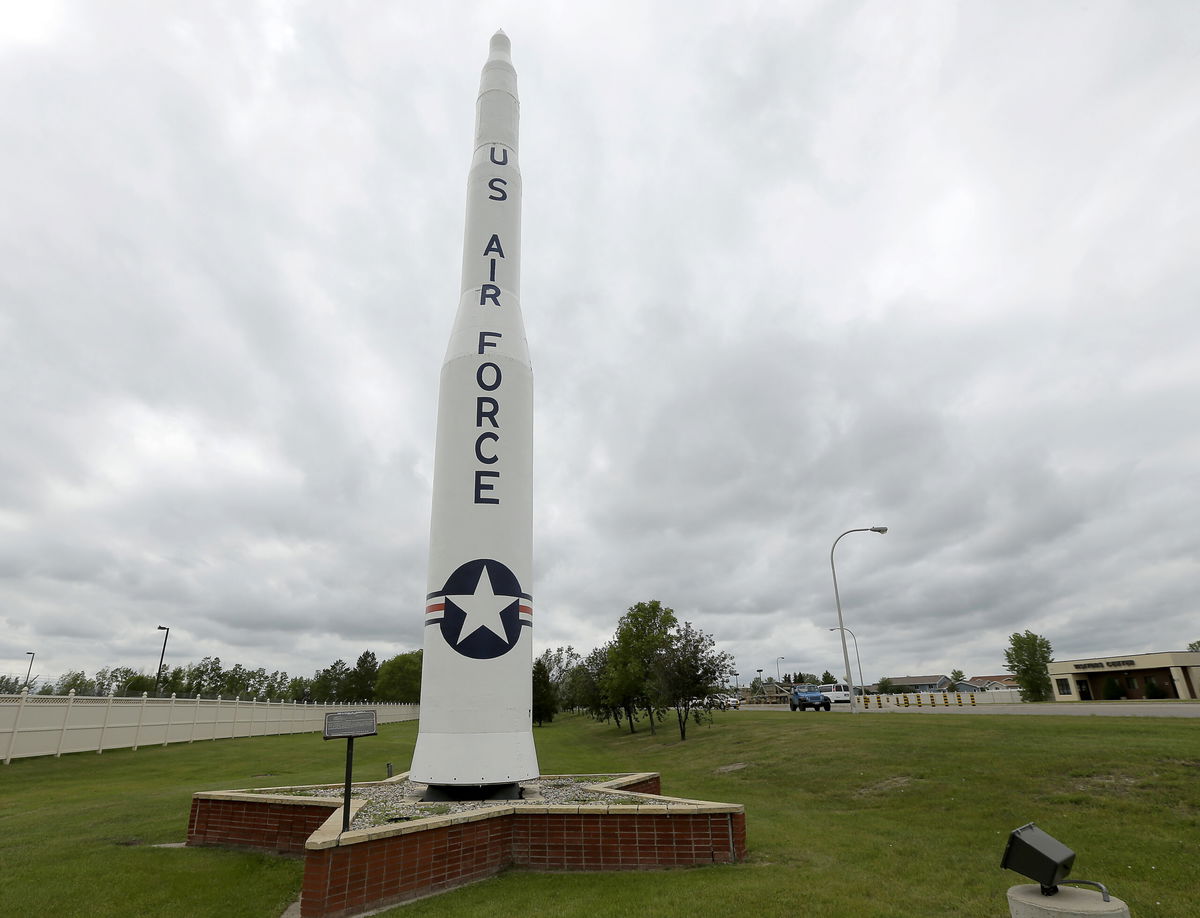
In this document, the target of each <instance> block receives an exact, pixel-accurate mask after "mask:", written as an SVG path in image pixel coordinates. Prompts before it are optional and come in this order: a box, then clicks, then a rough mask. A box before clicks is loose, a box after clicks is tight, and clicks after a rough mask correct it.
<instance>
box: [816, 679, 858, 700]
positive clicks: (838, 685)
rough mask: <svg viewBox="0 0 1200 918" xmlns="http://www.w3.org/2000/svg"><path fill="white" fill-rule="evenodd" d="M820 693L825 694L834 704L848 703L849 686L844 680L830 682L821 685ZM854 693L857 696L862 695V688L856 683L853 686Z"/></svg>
mask: <svg viewBox="0 0 1200 918" xmlns="http://www.w3.org/2000/svg"><path fill="white" fill-rule="evenodd" d="M821 694H822V695H824V696H826V697H827V698H828V699H829V700H830V701H832V702H833V703H834V704H838V703H841V704H849V703H850V686H849V685H847V684H846V683H845V682H831V683H829V684H828V685H822V686H821ZM854 694H855V695H857V696H858V697H859V698H861V697H862V689H861V688H860V687H859V686H857V685H856V686H855V687H854Z"/></svg>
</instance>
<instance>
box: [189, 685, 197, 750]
mask: <svg viewBox="0 0 1200 918" xmlns="http://www.w3.org/2000/svg"><path fill="white" fill-rule="evenodd" d="M199 717H200V693H199V692H197V693H196V700H195V702H194V703H193V705H192V730H191V732H190V733H189V734H188V742H189V743H190V742H191V741H192V740H194V739H195V738H196V721H197V720H198V719H199Z"/></svg>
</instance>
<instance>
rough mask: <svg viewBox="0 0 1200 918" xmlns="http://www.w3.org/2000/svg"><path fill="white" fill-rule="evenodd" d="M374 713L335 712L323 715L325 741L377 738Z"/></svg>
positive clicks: (377, 732)
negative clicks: (359, 737) (363, 737)
mask: <svg viewBox="0 0 1200 918" xmlns="http://www.w3.org/2000/svg"><path fill="white" fill-rule="evenodd" d="M378 734H379V731H378V730H376V729H375V712H374V711H336V712H334V713H331V714H326V715H325V739H353V738H354V737H356V736H377V735H378Z"/></svg>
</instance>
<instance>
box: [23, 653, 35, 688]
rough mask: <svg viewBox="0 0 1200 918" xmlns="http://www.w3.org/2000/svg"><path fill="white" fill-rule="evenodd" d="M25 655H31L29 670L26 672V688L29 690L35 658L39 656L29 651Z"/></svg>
mask: <svg viewBox="0 0 1200 918" xmlns="http://www.w3.org/2000/svg"><path fill="white" fill-rule="evenodd" d="M25 653H26V654H28V655H29V669H27V670H25V688H26V689H28V688H29V676H30V674H31V673H32V672H33V658H34V657H36V656H37V654H36V653H35V652H34V651H32V650H27V651H25Z"/></svg>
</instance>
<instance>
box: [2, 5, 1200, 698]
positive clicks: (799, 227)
mask: <svg viewBox="0 0 1200 918" xmlns="http://www.w3.org/2000/svg"><path fill="white" fill-rule="evenodd" d="M498 27H503V28H504V30H505V31H506V32H507V33H508V34H509V36H510V37H511V39H512V44H513V59H514V63H515V65H516V68H517V72H518V74H519V79H520V90H521V106H522V108H521V114H522V122H521V170H522V173H523V176H524V185H525V196H524V228H523V251H522V260H523V266H524V276H523V279H522V297H521V299H522V307H523V310H524V313H525V321H526V328H527V332H528V337H529V343H530V348H531V353H532V356H533V365H534V381H535V398H536V409H535V412H536V436H535V457H536V459H535V462H536V470H535V476H536V477H535V489H536V498H535V500H536V518H535V534H534V538H535V584H534V588H533V591H532V592H533V593H534V595H535V597H536V600H537V608H538V620H537V628H536V630H535V644H536V648H537V649H538V650H540V649H542V648H545V647H548V646H556V645H559V644H572V645H574V646H575V647H576V648H578V649H581V650H585V651H586V650H588V649H590V648H592V647H594V646H596V645H597V644H599V643H601V642H603V641H604V640H605V639H606V638H607V637H608V636H610V635H611V633H612V631H613V628H614V626H615V624H616V621H617V619H618V618H619V616H620V615H621V614H622V612H623V611H624V610H625V609H626V608H627V607H628V606H630V605H631V604H633V603H635V602H638V601H641V600H648V599H652V598H657V599H660V600H661V601H662V602H664V603H665V604H668V605H670V606H672V607H673V608H674V609H675V610H676V611H677V613H678V614H679V616H680V617H681V618H683V619H688V620H690V621H693V622H694V623H696V624H697V625H699V626H700V627H701V628H703V629H704V630H706V631H708V632H710V633H712V634H713V635H715V636H716V637H717V639H718V641H719V643H720V645H721V646H722V647H723V648H724V649H726V650H729V651H730V652H732V653H733V654H734V655H735V656H736V660H737V664H738V666H739V669H740V671H741V672H742V673H749V672H752V671H753V670H754V669H757V668H759V667H762V668H764V669H765V670H766V671H767V672H770V673H773V672H774V669H775V659H776V657H777V656H780V655H782V656H784V657H785V658H786V659H785V661H784V662H783V663H782V664H780V665H781V668H782V669H783V670H784V671H789V670H794V669H804V670H813V671H818V672H819V671H821V670H822V669H826V668H828V669H831V670H834V671H838V669H839V665H838V660H839V659H840V655H841V651H840V645H839V644H838V642H837V635H836V634H832V633H830V632H829V631H828V630H827V629H829V628H830V627H831V626H833V625H836V623H837V620H836V613H835V609H834V598H833V589H832V580H831V576H830V569H829V553H830V546H831V544H832V542H833V540H834V539H835V538H836V537H837V536H838V534H839V533H841V532H842V531H844V530H847V529H852V528H857V527H867V526H873V525H886V526H888V527H890V531H889V532H888V534H887V535H883V536H880V535H876V534H873V533H869V532H866V533H854V534H853V535H849V536H847V537H846V538H845V539H843V540H842V541H841V543H840V544H839V545H838V548H837V566H838V567H837V569H838V577H839V582H840V585H841V588H842V601H843V606H844V610H845V618H846V624H847V625H848V626H849V627H850V628H851V629H853V630H854V631H855V633H856V634H857V636H858V643H859V649H860V651H861V656H862V666H863V670H864V673H865V675H866V677H867V679H868V680H874V679H876V678H878V677H879V676H881V675H885V674H890V675H903V674H917V673H927V672H948V671H949V670H950V669H952V668H955V667H957V668H961V669H963V670H966V671H967V673H968V675H970V674H975V673H996V672H1002V671H1003V649H1004V647H1005V646H1006V644H1007V638H1008V635H1009V634H1010V633H1012V632H1013V631H1023V630H1025V629H1032V630H1034V631H1036V632H1039V633H1042V634H1045V635H1046V636H1047V637H1049V638H1050V640H1051V641H1052V643H1053V645H1054V650H1055V655H1056V657H1058V658H1059V659H1070V658H1073V657H1084V656H1090V655H1100V654H1126V653H1132V652H1138V651H1155V650H1175V649H1182V648H1183V647H1184V646H1185V645H1186V644H1187V643H1188V642H1189V641H1192V640H1196V639H1197V638H1200V616H1198V615H1197V608H1198V607H1197V599H1196V597H1197V593H1198V592H1200V563H1198V560H1197V559H1198V557H1200V525H1198V523H1197V520H1198V519H1200V500H1198V498H1197V495H1198V492H1200V472H1198V470H1200V434H1198V430H1200V267H1198V261H1200V259H1198V253H1200V245H1198V243H1200V206H1198V205H1200V169H1197V166H1196V164H1197V163H1200V94H1198V93H1197V87H1198V86H1200V7H1197V6H1196V5H1195V4H1193V3H1187V2H1182V0H1179V2H1170V0H1164V2H1159V3H1154V4H1145V3H1111V2H1088V3H1067V2H1057V3H1045V2H1036V3H1032V2H1031V3H1019V2H1018V3H1014V2H1008V0H1004V2H999V0H996V2H972V3H963V4H953V3H950V2H936V3H917V2H912V3H904V4H894V3H888V2H866V3H845V2H831V3H816V2H802V3H796V2H778V3H774V2H761V3H709V2H688V3H682V2H681V3H659V4H647V3H642V2H609V3H604V4H555V5H553V6H551V5H550V4H545V5H539V6H538V7H537V8H535V7H534V5H533V4H527V5H526V4H515V3H503V2H491V3H453V4H449V3H447V4H433V3H421V4H417V3H384V2H373V3H365V2H364V3H338V4H331V3H323V2H311V3H284V2H247V0H237V2H222V3H218V2H210V3H190V2H189V3H182V2H181V3H175V4H170V3H163V2H149V0H147V2H141V3H138V2H112V3H92V2H79V3H70V2H50V0H40V2H38V3H36V4H35V3H29V2H21V0H11V2H9V0H0V112H3V117H2V118H0V672H9V673H19V674H20V675H21V676H24V673H25V666H26V663H27V662H28V657H27V656H26V655H25V654H26V651H30V650H32V651H35V652H36V653H37V659H36V663H35V666H34V670H35V673H39V674H41V675H42V676H43V677H44V678H51V679H53V678H55V677H56V676H58V675H59V674H61V673H62V672H64V671H66V670H68V669H85V670H87V671H88V672H92V671H94V670H95V669H97V668H99V667H101V666H114V665H128V666H132V667H134V668H141V669H145V670H146V671H147V672H153V670H154V666H155V665H156V664H157V661H158V653H159V650H160V647H161V641H160V638H161V632H158V631H156V626H157V625H159V624H163V625H168V626H170V628H171V636H170V644H169V646H168V648H167V662H168V663H174V664H179V663H184V662H187V661H189V660H193V661H194V660H199V659H200V658H201V657H203V656H206V655H219V656H220V657H221V659H222V661H223V662H224V663H225V664H226V665H227V666H228V665H231V664H233V663H235V662H240V663H242V664H244V665H247V666H249V667H251V668H254V667H257V666H265V667H266V668H267V669H268V671H270V670H273V669H286V670H288V671H289V672H291V673H293V674H311V672H312V671H313V670H314V669H316V668H318V667H322V666H325V665H327V664H328V663H329V662H331V661H332V660H333V659H335V658H337V657H342V658H345V659H346V660H348V661H349V662H351V663H353V660H354V658H355V657H357V655H358V654H359V653H361V652H362V651H363V650H364V649H371V650H374V651H375V652H376V654H377V655H378V656H379V657H380V658H381V659H383V658H385V657H388V656H391V655H392V654H394V653H397V652H400V651H403V650H410V649H414V648H416V647H418V646H420V644H419V642H420V640H421V620H422V613H423V600H424V594H425V589H426V585H425V564H426V553H427V541H428V527H429V505H430V485H431V477H432V471H433V455H432V443H433V431H434V423H435V412H436V400H437V383H438V376H439V370H440V365H441V360H442V356H443V353H444V350H445V346H446V341H447V338H448V334H449V330H450V323H451V321H452V319H453V315H454V311H455V308H456V306H457V301H458V290H459V287H458V284H459V269H460V259H461V246H462V224H463V212H464V201H465V182H466V173H467V168H468V165H469V161H470V154H471V132H472V129H473V126H474V102H475V94H476V90H477V87H478V79H479V69H480V67H481V65H482V63H483V61H484V59H485V58H486V55H487V47H488V39H489V36H490V35H491V33H492V32H493V31H494V30H495V29H496V28H498Z"/></svg>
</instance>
